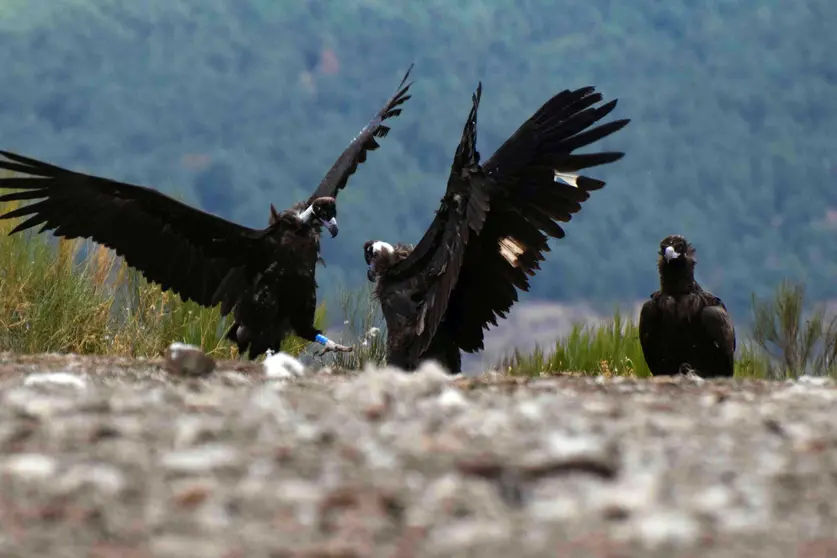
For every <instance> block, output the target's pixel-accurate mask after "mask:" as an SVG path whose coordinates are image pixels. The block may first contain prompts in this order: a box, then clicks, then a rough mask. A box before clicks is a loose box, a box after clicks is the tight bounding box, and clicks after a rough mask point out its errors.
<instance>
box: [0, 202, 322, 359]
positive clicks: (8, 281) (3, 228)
mask: <svg viewBox="0 0 837 558" xmlns="http://www.w3.org/2000/svg"><path fill="white" fill-rule="evenodd" d="M16 206H17V204H2V205H0V211H8V210H11V209H14V207H16ZM15 224H16V223H15V222H14V221H0V350H3V351H15V352H21V353H41V352H63V353H67V352H74V353H79V354H113V355H124V356H134V357H136V356H156V355H161V354H163V352H164V351H165V348H166V347H167V346H168V345H169V344H170V343H171V342H173V341H182V342H185V343H191V344H194V345H197V346H200V347H202V348H203V349H204V350H205V351H206V352H207V353H209V354H211V355H212V356H214V357H216V358H235V357H236V356H237V349H236V347H235V345H234V344H231V343H229V342H227V341H226V340H225V339H223V336H224V333H225V331H226V330H227V328H228V327H229V325H230V324H231V318H230V317H229V316H227V317H225V318H224V319H221V317H220V313H219V309H218V307H215V308H211V309H208V308H203V307H201V306H199V305H197V304H195V303H193V302H183V301H182V300H181V299H180V297H179V296H177V295H174V294H172V293H171V292H162V291H161V290H160V288H159V287H158V286H156V285H154V284H151V283H149V282H148V281H146V280H145V279H144V278H143V277H142V276H141V275H140V274H139V273H138V272H137V271H135V270H134V269H132V268H130V267H128V266H126V265H125V264H124V261H123V260H122V259H121V258H117V257H115V254H114V253H113V252H112V251H111V250H108V249H107V248H104V247H102V246H97V245H93V244H92V243H90V242H86V241H85V242H82V241H79V240H69V241H68V240H64V239H55V238H53V237H50V236H47V235H34V234H31V233H29V232H26V233H23V234H15V235H13V236H8V232H9V231H10V230H11V229H12V227H13V226H14V225H15ZM324 319H325V308H324V307H323V306H321V307H320V308H319V309H318V316H317V323H318V324H322V323H323V322H324ZM306 345H307V343H306V342H304V341H303V340H301V339H299V338H296V337H291V338H290V339H288V340H286V342H285V344H284V345H283V348H282V349H283V350H284V351H286V352H288V353H290V354H293V355H298V354H300V353H301V352H302V350H303V349H304V348H305V346H306Z"/></svg>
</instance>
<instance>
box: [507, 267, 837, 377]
mask: <svg viewBox="0 0 837 558" xmlns="http://www.w3.org/2000/svg"><path fill="white" fill-rule="evenodd" d="M752 313H753V316H752V319H753V324H754V326H753V330H752V332H748V331H747V330H746V329H745V328H742V327H741V326H740V325H738V326H737V327H736V335H737V338H738V348H737V350H736V358H735V377H736V378H763V379H784V378H798V377H799V376H800V375H802V374H809V375H812V376H832V377H835V378H837V314H832V313H830V312H829V311H828V309H827V307H826V306H825V305H823V304H820V305H816V306H815V307H814V308H813V309H808V308H806V304H805V288H804V286H803V285H801V284H798V283H793V282H790V281H783V282H782V283H781V284H780V285H779V286H778V288H777V289H776V291H775V292H774V294H773V296H772V297H771V298H764V299H761V298H759V297H756V296H753V299H752ZM497 368H498V369H499V370H503V371H505V372H507V373H508V374H511V375H524V376H539V375H550V374H554V373H559V372H562V371H566V370H569V371H574V372H582V373H585V374H592V375H597V374H603V375H608V376H609V375H621V376H638V377H647V376H650V372H649V370H648V365H647V364H646V363H645V359H644V358H643V357H642V347H641V346H640V343H639V335H638V324H637V322H635V321H631V320H625V319H624V317H623V316H622V315H621V313H620V312H619V311H618V310H617V311H616V313H615V314H614V316H613V318H611V319H610V320H608V321H606V322H605V323H603V324H601V325H597V326H582V325H577V326H575V327H574V328H573V330H572V332H571V333H570V334H569V335H568V336H567V337H565V338H563V339H559V340H558V341H556V343H555V346H554V347H553V349H552V350H551V351H545V350H544V349H543V348H540V347H536V348H535V350H534V351H532V352H531V353H529V354H524V353H521V352H520V351H517V350H515V351H514V352H513V354H512V355H511V356H510V357H506V358H504V359H502V360H501V361H500V362H499V363H498V365H497Z"/></svg>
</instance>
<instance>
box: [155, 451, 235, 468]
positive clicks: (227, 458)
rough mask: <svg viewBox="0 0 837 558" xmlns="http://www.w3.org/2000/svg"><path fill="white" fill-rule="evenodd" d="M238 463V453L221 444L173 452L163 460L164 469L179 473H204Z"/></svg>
mask: <svg viewBox="0 0 837 558" xmlns="http://www.w3.org/2000/svg"><path fill="white" fill-rule="evenodd" d="M237 463H238V452H237V451H236V450H235V449H233V448H231V447H229V446H225V445H220V444H205V445H203V446H199V447H195V448H190V449H184V450H176V451H171V452H169V453H166V454H165V455H163V457H162V459H161V464H162V466H163V467H165V468H166V469H169V470H170V471H176V472H179V473H202V472H206V471H211V470H213V469H218V468H222V467H229V466H232V465H235V464H237Z"/></svg>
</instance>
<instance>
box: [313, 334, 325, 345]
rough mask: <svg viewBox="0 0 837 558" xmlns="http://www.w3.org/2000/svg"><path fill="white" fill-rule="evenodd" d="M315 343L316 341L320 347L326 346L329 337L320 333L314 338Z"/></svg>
mask: <svg viewBox="0 0 837 558" xmlns="http://www.w3.org/2000/svg"><path fill="white" fill-rule="evenodd" d="M314 341H316V342H317V343H319V344H320V345H326V344H327V343H328V337H326V336H325V335H322V334H320V333H318V334H317V336H316V337H314Z"/></svg>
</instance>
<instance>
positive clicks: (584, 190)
mask: <svg viewBox="0 0 837 558" xmlns="http://www.w3.org/2000/svg"><path fill="white" fill-rule="evenodd" d="M601 100H602V96H601V94H599V93H594V88H593V87H584V88H581V89H577V90H575V91H569V90H565V91H562V92H561V93H558V94H557V95H555V96H554V97H552V98H551V99H550V100H549V101H547V102H546V103H545V104H544V105H543V106H542V107H541V108H540V109H539V110H538V111H537V112H536V113H535V114H534V115H533V116H532V117H531V118H529V119H528V120H527V121H526V122H524V123H523V124H522V125H521V126H520V128H518V130H517V131H516V132H515V133H514V134H513V135H512V136H511V137H510V138H509V139H508V140H507V141H506V142H505V143H504V144H503V145H502V146H501V147H500V148H499V149H498V150H497V151H496V152H495V153H494V155H492V157H491V158H490V159H489V160H488V161H486V162H485V165H484V168H485V172H486V174H487V176H488V177H489V178H490V179H491V180H492V182H493V183H494V184H495V185H496V186H494V189H493V190H492V192H493V193H492V197H491V210H490V212H489V213H488V217H487V218H486V220H485V224H484V225H483V228H482V232H481V233H480V234H479V236H476V235H475V236H474V237H472V238H471V239H470V241H469V242H468V245H467V251H466V252H465V254H464V261H463V262H462V270H461V272H460V276H459V282H458V283H457V285H456V288H455V290H454V292H453V293H452V295H451V301H450V306H449V308H448V312H447V317H446V318H445V319H446V322H447V326H448V327H447V329H449V330H450V331H451V332H452V334H453V337H454V339H455V341H456V343H457V345H458V346H459V348H460V349H462V350H463V351H466V352H475V351H478V350H481V349H483V348H484V343H483V340H484V332H485V331H486V330H487V329H488V328H489V327H490V326H489V324H493V325H497V319H498V318H501V319H502V318H505V317H506V314H507V313H508V311H509V310H510V309H511V307H512V305H513V304H514V303H515V302H516V301H517V299H518V292H517V291H518V289H519V290H522V291H528V290H529V277H532V276H534V275H535V273H536V272H537V270H538V269H540V266H539V262H540V261H543V259H544V253H545V252H548V251H549V246H548V245H547V240H548V237H550V236H551V237H553V238H563V237H564V230H563V228H562V227H561V226H560V225H559V224H558V223H559V222H565V223H566V222H569V221H570V219H571V218H572V214H574V213H577V212H578V211H580V210H581V204H582V203H583V202H584V201H585V200H587V199H588V198H589V197H590V192H592V191H593V190H598V189H600V188H602V187H603V186H604V185H605V183H604V182H602V181H600V180H597V179H594V178H589V177H587V176H582V175H579V174H577V171H579V170H581V169H586V168H590V167H594V166H597V165H603V164H606V163H611V162H613V161H616V160H618V159H620V158H622V156H623V155H624V153H621V152H600V153H591V154H583V155H578V154H574V153H573V151H574V150H576V149H579V148H582V147H585V146H588V145H590V144H592V143H594V142H596V141H597V140H599V139H601V138H603V137H606V136H608V135H610V134H612V133H614V132H616V131H617V130H620V129H621V128H623V127H624V126H625V125H627V123H628V122H629V120H627V119H625V120H617V121H614V122H610V123H607V124H603V125H600V126H597V127H595V128H591V126H592V125H593V124H595V123H596V122H598V121H599V120H601V119H602V118H604V117H605V116H606V115H607V114H608V113H610V112H611V111H612V110H613V108H614V107H615V106H616V100H614V101H611V102H609V103H607V104H605V105H603V106H601V107H598V108H597V107H594V106H593V105H595V104H596V103H597V102H599V101H601Z"/></svg>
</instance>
